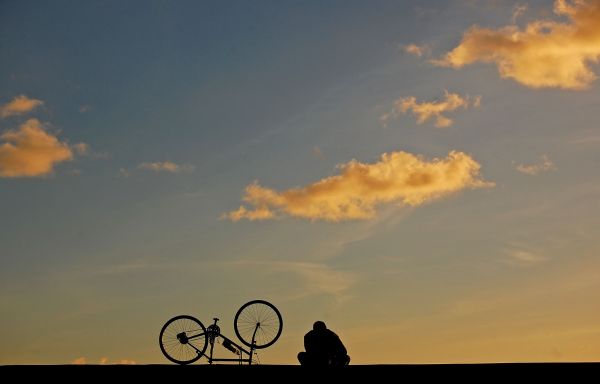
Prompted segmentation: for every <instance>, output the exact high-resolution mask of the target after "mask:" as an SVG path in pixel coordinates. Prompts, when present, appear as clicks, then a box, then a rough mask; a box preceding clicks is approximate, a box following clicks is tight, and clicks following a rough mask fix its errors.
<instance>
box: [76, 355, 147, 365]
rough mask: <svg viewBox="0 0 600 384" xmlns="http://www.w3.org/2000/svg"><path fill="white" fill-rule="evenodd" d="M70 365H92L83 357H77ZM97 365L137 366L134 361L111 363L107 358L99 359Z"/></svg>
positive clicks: (126, 360) (122, 360) (125, 360)
mask: <svg viewBox="0 0 600 384" xmlns="http://www.w3.org/2000/svg"><path fill="white" fill-rule="evenodd" d="M71 364H75V365H85V364H92V363H89V362H88V359H87V358H86V357H85V356H82V357H78V358H76V359H74V360H73V361H71ZM98 364H99V365H106V364H122V365H135V364H137V363H136V362H135V360H131V359H120V360H118V361H115V362H111V361H110V360H109V359H108V357H101V358H100V361H98Z"/></svg>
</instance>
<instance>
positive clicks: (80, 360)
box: [71, 356, 87, 365]
mask: <svg viewBox="0 0 600 384" xmlns="http://www.w3.org/2000/svg"><path fill="white" fill-rule="evenodd" d="M71 364H76V365H84V364H87V359H86V358H85V357H83V356H81V357H78V358H76V359H75V360H73V361H71Z"/></svg>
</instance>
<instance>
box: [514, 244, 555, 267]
mask: <svg viewBox="0 0 600 384" xmlns="http://www.w3.org/2000/svg"><path fill="white" fill-rule="evenodd" d="M504 253H505V255H506V256H508V258H507V259H505V260H504V261H505V262H506V263H508V264H510V265H516V266H523V267H529V266H531V265H534V264H539V263H541V262H542V261H545V260H546V257H544V255H542V253H541V252H539V251H534V250H531V249H522V248H510V249H506V250H505V252H504Z"/></svg>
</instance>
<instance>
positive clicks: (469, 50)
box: [432, 0, 600, 90]
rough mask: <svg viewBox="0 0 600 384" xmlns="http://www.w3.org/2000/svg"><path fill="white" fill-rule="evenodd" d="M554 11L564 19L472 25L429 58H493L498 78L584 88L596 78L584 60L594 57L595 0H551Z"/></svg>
mask: <svg viewBox="0 0 600 384" xmlns="http://www.w3.org/2000/svg"><path fill="white" fill-rule="evenodd" d="M554 13H555V14H556V15H558V16H563V17H566V18H567V21H566V22H561V21H555V20H534V21H531V22H529V23H528V24H527V25H526V26H525V27H524V28H523V29H520V28H518V27H517V26H515V25H511V26H506V27H503V28H500V29H489V28H482V27H479V26H476V25H475V26H472V27H471V28H470V29H468V30H467V31H466V32H465V33H464V35H463V38H462V41H461V42H460V44H459V45H458V46H457V47H456V48H454V49H453V50H451V51H450V52H448V53H447V54H446V55H444V56H443V57H442V58H441V59H439V60H433V61H432V63H433V64H436V65H440V66H447V67H452V68H455V69H458V68H462V67H463V66H465V65H468V64H473V63H476V62H483V63H494V64H496V66H497V67H498V71H499V72H500V77H502V78H510V79H513V80H515V81H517V82H519V83H521V84H523V85H525V86H528V87H531V88H563V89H571V90H581V89H585V88H588V87H589V86H590V85H591V83H592V82H593V81H594V80H595V79H596V77H597V76H596V74H595V73H594V72H593V71H592V69H591V68H590V65H591V64H594V63H597V62H598V59H599V57H600V0H574V1H567V0H556V1H555V2H554Z"/></svg>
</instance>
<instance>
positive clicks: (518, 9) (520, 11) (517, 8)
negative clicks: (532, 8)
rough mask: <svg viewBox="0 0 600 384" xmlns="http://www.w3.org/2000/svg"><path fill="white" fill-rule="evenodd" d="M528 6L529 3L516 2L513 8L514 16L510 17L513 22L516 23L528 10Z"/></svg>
mask: <svg viewBox="0 0 600 384" xmlns="http://www.w3.org/2000/svg"><path fill="white" fill-rule="evenodd" d="M527 8H528V7H527V4H515V5H514V7H513V9H512V17H511V18H510V21H511V22H512V23H513V24H516V23H517V19H518V18H519V17H521V16H523V15H524V14H525V12H527Z"/></svg>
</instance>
